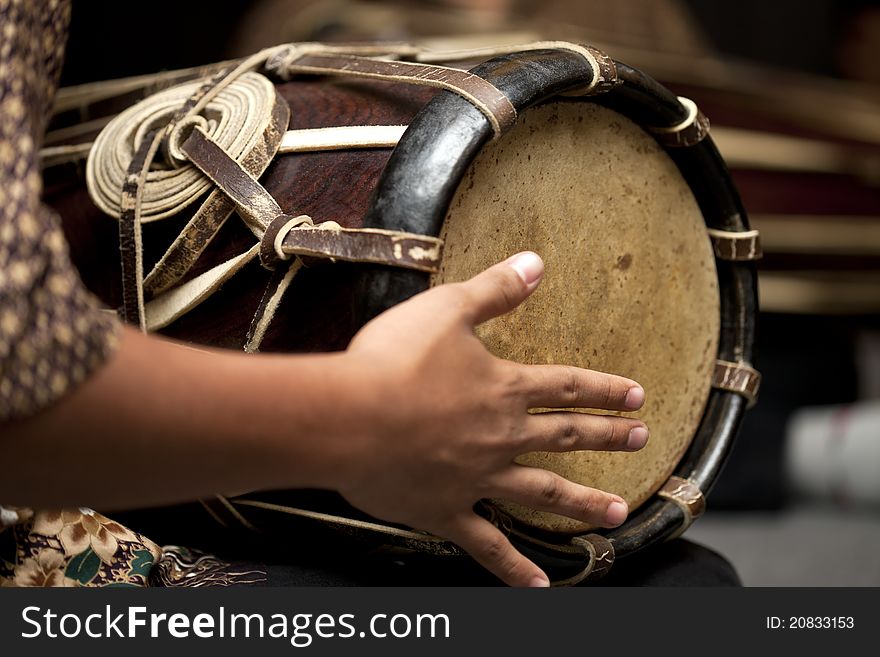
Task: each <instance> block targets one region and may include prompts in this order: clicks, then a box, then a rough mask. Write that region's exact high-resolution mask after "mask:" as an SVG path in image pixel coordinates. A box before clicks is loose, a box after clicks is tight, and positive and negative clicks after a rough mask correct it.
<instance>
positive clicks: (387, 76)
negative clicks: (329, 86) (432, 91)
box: [285, 52, 516, 137]
mask: <svg viewBox="0 0 880 657" xmlns="http://www.w3.org/2000/svg"><path fill="white" fill-rule="evenodd" d="M285 66H286V69H287V72H288V73H319V74H322V75H345V76H351V77H362V78H373V79H378V80H389V81H396V82H407V83H409V84H417V85H424V86H429V87H439V88H441V89H446V90H447V91H452V92H454V93H456V94H458V95H459V96H461V97H463V98H465V99H467V100H468V101H470V102H471V103H473V104H474V106H475V107H476V108H477V109H479V110H480V111H481V112H482V113H483V114H484V115H485V116H486V118H487V119H489V122H490V123H491V124H492V129H493V130H494V132H495V136H496V137H498V136H500V135H501V134H502V133H503V132H504V131H505V130H507V129H508V128H510V127H512V126H513V124H514V123H515V122H516V108H514V106H513V104H512V103H511V102H510V100H509V99H508V98H507V96H505V95H504V94H503V93H502V92H501V91H499V90H498V89H497V88H496V87H495V86H494V85H493V84H491V83H490V82H487V81H486V80H484V79H483V78H481V77H479V76H477V75H474V74H473V73H469V72H467V71H462V70H461V69H457V68H449V67H446V66H437V65H435V64H422V63H415V62H400V61H390V60H382V59H370V58H368V57H358V56H355V55H343V54H313V53H308V52H306V53H303V54H301V55H300V56H298V57H295V58H293V59H292V60H290V61H287V62H285Z"/></svg>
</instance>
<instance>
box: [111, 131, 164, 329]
mask: <svg viewBox="0 0 880 657" xmlns="http://www.w3.org/2000/svg"><path fill="white" fill-rule="evenodd" d="M161 141H162V135H161V133H160V132H159V130H153V131H152V132H150V133H148V134H147V136H146V137H145V138H144V139H143V141H141V145H140V147H139V148H138V149H137V151H135V154H134V157H133V158H132V160H131V164H129V167H128V176H127V177H126V179H125V183H124V184H123V186H122V198H121V199H120V207H121V209H122V214H121V216H120V218H119V256H120V264H121V266H122V309H121V315H122V319H123V321H125V322H127V323H128V324H133V325H135V326H137V327H139V328H140V329H141V330H142V331H143V330H146V318H145V316H144V294H143V285H142V281H143V277H144V263H143V252H142V249H141V198H142V196H143V191H144V181H145V179H146V177H147V172H148V171H149V169H150V164H151V163H152V162H153V158H154V157H155V155H156V152H157V151H158V150H159V144H160V143H161Z"/></svg>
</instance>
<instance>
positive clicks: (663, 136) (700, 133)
mask: <svg viewBox="0 0 880 657" xmlns="http://www.w3.org/2000/svg"><path fill="white" fill-rule="evenodd" d="M678 102H680V103H681V104H682V105H683V106H684V107H685V109H687V112H688V113H687V117H685V119H684V121H682V122H681V123H679V124H677V125H673V126H665V127H664V126H653V127H648V128H647V129H648V131H649V132H650V133H651V134H652V135H654V139H656V140H657V141H658V142H660V143H661V144H663V145H664V146H666V147H669V148H684V147H687V146H693V145H694V144H699V143H700V142H701V141H703V139H705V138H706V135H708V134H709V119H708V118H707V117H706V115H705V114H703V113H702V112H701V111H700V109H699V108H698V107H697V104H696V103H695V102H694V101H692V100H691V99H690V98H685V97H684V96H679V97H678Z"/></svg>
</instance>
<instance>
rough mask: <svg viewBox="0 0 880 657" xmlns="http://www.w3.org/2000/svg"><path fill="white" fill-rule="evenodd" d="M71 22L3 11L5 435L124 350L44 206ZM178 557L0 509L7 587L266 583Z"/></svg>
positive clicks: (49, 14) (60, 6)
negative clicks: (45, 166) (52, 124)
mask: <svg viewBox="0 0 880 657" xmlns="http://www.w3.org/2000/svg"><path fill="white" fill-rule="evenodd" d="M69 21H70V3H69V1H68V0H43V1H40V0H0V431H2V423H3V422H6V421H10V420H15V419H18V418H23V417H27V416H30V415H33V414H35V413H38V412H40V411H42V410H44V409H46V408H47V407H48V406H50V405H51V404H52V403H53V402H55V401H57V400H58V399H60V398H61V397H62V396H64V395H65V394H66V393H68V392H69V391H71V390H72V389H74V388H75V387H76V386H77V385H78V384H80V383H82V382H83V381H85V380H86V379H87V378H88V376H89V375H90V374H91V373H92V372H93V371H94V370H95V369H97V368H98V367H99V366H100V365H101V364H102V363H103V362H105V361H106V359H107V358H108V357H109V356H110V355H111V354H112V353H113V351H114V349H115V347H116V344H117V339H118V333H119V322H118V321H117V320H116V317H115V316H114V315H113V314H108V313H105V312H103V311H101V310H99V306H98V303H97V301H96V300H95V299H94V298H93V297H92V295H91V294H90V293H89V292H88V291H87V290H86V289H85V287H84V286H83V284H82V282H81V281H80V279H79V276H78V274H77V272H76V269H75V268H74V266H73V265H72V264H71V262H70V259H69V257H68V251H67V243H66V241H65V239H64V234H63V232H62V229H61V223H60V221H59V218H58V217H57V216H56V215H55V214H54V213H53V212H52V211H51V210H49V209H48V208H46V207H45V206H43V205H42V204H41V203H40V194H41V187H42V183H41V176H40V168H39V155H38V153H39V148H40V144H41V141H42V136H43V133H44V131H45V129H46V123H47V119H48V117H49V115H50V110H51V107H52V100H53V97H54V94H55V87H56V85H57V82H58V77H59V74H60V71H61V64H62V56H63V51H64V43H65V39H66V36H67V26H68V23H69ZM179 550H180V549H179V548H175V550H173V551H169V553H168V555H166V556H164V557H163V553H162V549H161V548H159V546H158V545H156V544H155V543H153V542H152V541H150V540H149V539H148V538H146V537H144V536H141V535H140V534H138V533H136V532H133V531H131V530H130V529H128V528H126V527H123V526H122V525H120V524H119V523H117V522H114V521H112V520H110V519H108V518H106V517H104V516H103V515H101V514H100V513H97V512H95V511H93V510H91V509H85V508H79V509H64V510H56V511H37V512H33V511H31V510H29V509H22V508H15V507H8V506H7V507H3V506H0V586H64V587H79V586H149V585H150V584H151V583H150V580H149V577H150V573H151V571H152V570H153V567H154V565H155V564H156V563H157V561H158V560H159V559H160V558H163V559H165V560H166V562H167V563H166V565H165V566H163V568H161V569H159V570H157V573H158V574H159V575H161V577H160V579H159V584H160V585H163V583H164V581H166V580H167V582H169V583H171V582H173V583H174V585H175V586H188V585H205V584H207V583H212V582H214V583H220V584H229V583H251V582H252V581H257V579H259V577H260V573H255V572H253V571H251V572H248V573H234V572H230V573H228V574H224V570H223V569H224V563H223V562H222V561H220V560H218V559H215V558H213V557H209V556H208V555H202V556H201V557H194V558H192V559H187V558H182V557H180V556H179V555H180V554H183V555H186V554H188V553H187V552H185V551H184V552H179ZM255 578H257V579H255Z"/></svg>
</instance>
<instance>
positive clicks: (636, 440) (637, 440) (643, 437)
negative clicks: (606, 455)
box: [626, 427, 648, 451]
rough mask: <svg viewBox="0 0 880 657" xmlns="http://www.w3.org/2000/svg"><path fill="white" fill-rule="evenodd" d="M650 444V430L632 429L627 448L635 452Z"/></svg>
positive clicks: (643, 428)
mask: <svg viewBox="0 0 880 657" xmlns="http://www.w3.org/2000/svg"><path fill="white" fill-rule="evenodd" d="M647 444H648V430H647V429H646V428H645V427H634V428H633V429H630V432H629V438H627V440H626V448H627V449H631V450H633V451H635V450H637V449H641V448H642V447H644V446H645V445H647Z"/></svg>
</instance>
